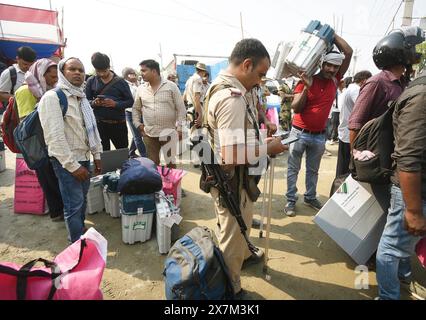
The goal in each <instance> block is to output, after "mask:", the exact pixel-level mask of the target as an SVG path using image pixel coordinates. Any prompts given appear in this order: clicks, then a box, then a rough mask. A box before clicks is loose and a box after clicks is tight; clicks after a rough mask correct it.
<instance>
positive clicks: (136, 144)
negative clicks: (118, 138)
mask: <svg viewBox="0 0 426 320" xmlns="http://www.w3.org/2000/svg"><path fill="white" fill-rule="evenodd" d="M126 120H127V123H128V124H129V127H130V131H132V136H133V139H132V143H131V144H130V151H129V156H134V155H135V151H136V148H137V149H138V152H139V155H140V156H141V157H145V158H146V157H147V154H146V148H145V144H144V143H143V139H142V136H141V133H140V132H139V130H138V129H137V128H136V127H135V125H134V124H133V119H132V112H130V111H127V110H126Z"/></svg>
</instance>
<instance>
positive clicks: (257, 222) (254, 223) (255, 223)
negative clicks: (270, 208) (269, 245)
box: [251, 218, 260, 229]
mask: <svg viewBox="0 0 426 320" xmlns="http://www.w3.org/2000/svg"><path fill="white" fill-rule="evenodd" d="M251 227H252V228H254V229H259V228H260V220H258V219H254V218H253V221H252V222H251Z"/></svg>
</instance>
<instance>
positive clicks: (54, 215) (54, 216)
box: [50, 212, 65, 222]
mask: <svg viewBox="0 0 426 320" xmlns="http://www.w3.org/2000/svg"><path fill="white" fill-rule="evenodd" d="M50 219H52V221H53V222H61V221H64V220H65V218H64V213H63V212H61V213H59V214H57V213H51V214H50Z"/></svg>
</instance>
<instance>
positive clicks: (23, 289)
mask: <svg viewBox="0 0 426 320" xmlns="http://www.w3.org/2000/svg"><path fill="white" fill-rule="evenodd" d="M86 246H87V243H86V240H85V239H81V244H80V254H79V257H78V261H77V263H76V264H75V265H74V266H73V267H72V268H71V269H70V270H68V271H67V272H68V273H69V272H72V271H73V270H74V269H75V268H76V267H77V266H78V265H79V264H80V262H81V259H82V257H83V252H84V249H85V248H86ZM37 262H43V263H44V265H45V266H46V267H47V268H50V269H51V271H52V272H51V274H49V273H47V272H45V271H42V270H37V271H31V269H32V268H33V267H34V266H35V264H36V263H37ZM57 270H59V272H57ZM61 274H62V272H61V271H60V269H59V267H58V265H57V264H56V262H53V261H49V260H45V259H42V258H39V259H35V260H32V261H30V262H28V263H27V264H25V265H23V266H22V267H21V269H19V271H18V275H17V277H18V280H17V283H16V297H17V299H18V300H25V298H26V295H27V279H28V277H31V276H37V277H46V278H51V279H52V286H51V288H50V292H49V296H48V298H47V300H52V299H53V296H54V295H55V292H56V289H57V288H56V285H55V279H56V278H57V277H59V276H60V275H61Z"/></svg>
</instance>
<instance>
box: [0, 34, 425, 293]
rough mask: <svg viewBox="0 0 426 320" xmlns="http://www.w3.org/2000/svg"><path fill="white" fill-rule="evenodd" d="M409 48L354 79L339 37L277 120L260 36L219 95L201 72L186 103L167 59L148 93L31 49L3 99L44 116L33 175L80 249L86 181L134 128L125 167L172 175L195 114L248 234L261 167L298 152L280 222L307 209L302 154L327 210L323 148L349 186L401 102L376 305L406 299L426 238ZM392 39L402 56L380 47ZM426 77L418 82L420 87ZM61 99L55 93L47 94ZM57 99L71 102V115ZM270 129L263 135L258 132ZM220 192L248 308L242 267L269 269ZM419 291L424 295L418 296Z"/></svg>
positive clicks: (314, 201)
mask: <svg viewBox="0 0 426 320" xmlns="http://www.w3.org/2000/svg"><path fill="white" fill-rule="evenodd" d="M401 38H402V39H403V40H404V41H405V40H407V39H408V38H409V37H408V36H407V35H406V34H404V32H403V31H401V32H395V33H391V34H390V35H388V36H387V37H385V38H384V39H383V40H381V42H379V43H378V46H377V47H376V48H378V49H377V50H375V52H374V54H373V59H374V62H375V63H376V65H377V67H378V68H379V69H380V70H381V71H380V72H379V73H378V74H376V75H374V76H373V75H372V74H371V72H370V71H367V70H363V71H360V72H358V73H356V74H355V75H354V76H353V78H352V77H346V78H345V74H346V72H347V70H348V68H349V65H350V62H351V57H352V52H353V51H352V48H351V47H350V45H349V44H348V43H347V42H346V41H345V40H344V39H343V38H342V37H340V36H338V35H337V34H336V35H335V40H334V45H335V48H336V49H335V51H331V52H328V53H327V54H324V56H323V57H322V60H321V62H320V65H319V72H318V73H317V74H315V75H314V76H313V77H310V76H308V75H306V74H304V73H301V74H299V75H298V77H299V79H300V81H299V82H297V84H296V85H295V87H294V88H291V87H289V86H288V85H287V84H286V83H283V84H282V85H281V87H280V88H279V90H278V94H279V95H280V97H281V112H280V119H279V123H274V122H273V121H271V120H270V119H269V118H268V117H267V116H266V112H267V110H266V108H265V106H266V96H267V95H268V94H270V93H268V89H267V88H266V87H265V81H266V74H267V72H268V70H269V69H270V66H271V58H270V56H269V53H268V52H267V50H266V48H265V47H264V45H263V44H262V43H261V42H260V41H259V40H256V39H244V40H241V41H240V42H238V43H237V44H236V45H235V47H234V49H233V51H232V53H231V55H230V58H229V66H228V68H227V69H226V70H223V71H221V72H220V74H219V75H218V76H217V78H216V79H212V80H213V81H212V83H211V84H210V80H211V79H210V75H209V73H208V68H207V66H206V65H205V64H204V63H201V62H199V63H197V64H196V65H195V70H196V71H195V73H194V74H193V75H192V76H191V77H190V78H189V79H188V81H187V82H186V88H185V91H184V93H183V94H181V92H180V90H179V88H178V86H177V84H176V81H177V79H176V74H170V75H169V76H168V77H167V78H164V77H162V75H161V70H160V66H159V64H158V62H156V61H155V60H152V59H147V60H143V61H142V62H141V63H140V64H139V67H140V69H139V70H138V72H139V73H140V75H141V77H142V82H141V83H139V79H138V72H137V71H136V70H134V69H132V68H125V69H124V70H123V71H122V74H121V75H122V76H118V75H117V74H116V73H115V72H114V71H113V70H111V66H110V60H109V58H108V56H107V55H106V54H104V53H100V52H96V53H94V54H93V55H92V59H91V62H92V65H93V68H94V70H95V74H94V75H93V76H90V77H88V78H86V72H85V68H84V66H83V63H82V62H81V61H80V60H79V59H78V58H76V57H70V58H65V59H62V60H61V61H59V62H55V61H53V60H49V59H46V58H45V59H39V60H37V59H36V56H37V54H36V52H35V51H34V50H33V49H31V48H30V47H22V48H19V50H18V52H17V63H16V64H14V65H13V68H14V69H15V72H14V71H11V69H10V68H8V69H6V70H5V71H4V72H3V73H2V74H1V77H0V99H1V100H2V101H3V102H7V101H8V99H9V98H10V97H12V96H14V97H15V99H16V102H17V106H18V111H19V117H20V118H21V119H23V118H25V117H26V116H27V115H28V114H29V113H30V112H32V111H33V110H34V108H35V107H36V105H37V106H38V112H39V117H40V122H41V125H42V128H43V132H44V137H45V142H46V145H47V147H48V153H49V157H50V162H49V163H48V164H47V165H46V166H45V167H43V168H40V169H38V170H37V177H38V179H39V182H40V185H41V187H42V188H43V191H44V193H45V195H46V199H47V203H48V207H49V213H50V217H51V218H52V220H54V221H61V220H65V225H66V227H67V230H68V238H69V241H70V242H74V241H76V240H78V239H79V238H80V236H81V235H82V234H84V232H85V230H86V229H85V224H84V220H85V211H86V196H87V193H88V189H89V184H90V177H91V176H92V175H98V174H100V173H101V170H102V168H101V166H102V164H101V161H100V154H101V153H102V152H103V151H106V150H110V148H111V142H112V143H113V145H114V147H115V148H116V149H121V148H127V147H128V146H129V141H128V128H130V130H131V134H132V138H133V139H132V140H131V143H130V151H129V157H138V156H141V157H148V158H149V159H151V160H152V161H153V162H154V163H155V164H157V165H159V164H160V159H161V153H162V154H163V157H164V159H165V160H166V165H167V166H169V167H171V168H175V167H176V159H175V157H176V153H177V144H178V142H179V141H180V140H182V131H183V128H184V127H185V126H188V122H187V114H191V115H192V120H193V121H191V128H190V129H191V140H192V141H193V143H194V144H195V143H196V141H200V140H202V139H206V140H207V141H208V142H209V143H210V145H211V147H212V149H213V150H214V151H215V152H216V154H217V155H219V157H220V159H221V161H222V163H221V164H222V168H223V170H224V172H225V173H226V175H227V177H228V178H229V180H230V183H231V184H232V185H233V186H235V189H234V192H235V193H236V194H237V198H238V199H239V201H240V203H239V204H240V207H241V211H242V215H243V219H244V221H245V223H246V225H247V226H248V230H247V233H248V234H249V233H250V226H252V225H253V214H254V212H255V209H254V206H253V204H254V202H256V200H257V198H258V196H259V193H260V191H259V190H258V187H257V184H258V182H259V180H260V175H261V173H259V172H257V173H256V174H252V173H251V172H252V171H251V169H253V167H255V165H256V164H258V163H260V162H261V159H262V158H265V157H268V156H275V155H278V154H281V153H283V152H287V151H288V168H287V188H286V189H287V193H286V195H285V198H286V205H285V208H284V211H283V216H287V217H294V216H295V215H296V213H297V212H298V211H300V210H302V209H301V207H299V206H298V205H297V202H298V196H297V191H298V189H297V187H296V184H297V180H298V175H299V172H300V170H301V163H302V158H303V157H305V159H306V179H305V189H306V190H305V193H304V195H303V198H304V199H303V200H304V201H303V202H304V204H305V205H308V206H310V207H312V208H314V209H315V210H320V209H321V208H322V206H323V204H322V203H320V201H319V200H318V198H317V184H318V178H319V175H320V173H321V172H320V165H321V160H322V158H323V156H324V153H325V151H326V141H327V140H329V141H330V142H331V143H335V142H338V144H339V146H338V158H337V168H336V177H341V176H347V175H349V174H350V159H351V155H352V148H353V147H352V146H353V142H354V140H355V139H356V137H357V135H358V133H359V131H360V129H361V128H362V127H363V126H364V125H365V124H366V123H367V122H368V121H369V120H371V119H374V118H377V117H378V116H380V115H381V114H383V113H384V112H385V111H386V110H387V107H388V105H389V103H390V102H392V101H397V106H396V108H395V113H394V115H393V119H394V131H395V152H394V154H393V159H394V161H395V170H394V174H393V178H392V187H391V189H389V190H388V192H389V193H390V195H391V201H390V208H389V213H388V223H387V224H386V227H385V230H384V232H383V235H382V238H381V241H380V244H379V247H378V250H377V258H376V260H377V270H376V271H377V281H378V284H379V298H380V299H399V298H400V282H402V283H408V284H412V279H411V270H410V264H409V258H410V256H411V254H412V252H413V251H414V245H415V243H416V242H417V241H418V240H419V237H420V236H424V235H425V234H426V144H425V143H426V109H425V106H426V87H425V84H424V82H423V84H422V83H421V82H420V84H419V85H416V86H409V87H408V88H407V86H408V84H409V82H410V80H411V77H412V75H413V73H412V68H411V67H412V65H413V64H415V63H416V62H418V59H419V56H418V55H417V54H414V53H415V49H413V47H411V48H410V49H407V46H406V42H403V44H399V43H398V41H399V40H398V39H401ZM423 40H424V38H423ZM392 41H393V42H394V44H392V48H393V49H394V50H393V51H392V50H387V51H386V50H381V49H383V47H384V46H386V45H389V43H393V42H392ZM403 45H405V47H403ZM398 46H401V48H399V47H398ZM399 49H401V50H399ZM404 50H405V51H404ZM413 50H414V53H413ZM401 52H402V53H401ZM411 53H412V55H410V54H411ZM14 73H15V76H14ZM425 76H426V75H425V74H424V73H420V74H418V76H417V77H418V78H422V77H425ZM14 78H16V79H15V81H14ZM415 81H416V80H415ZM53 88H56V89H55V90H56V92H55V91H54V90H50V89H53ZM57 90H60V91H61V92H63V94H65V96H66V99H67V102H68V108H67V111H66V114H65V116H63V114H62V109H61V106H60V99H59V97H58V94H59V93H58V91H57ZM401 97H402V98H401ZM262 124H263V125H264V126H265V128H266V129H267V130H266V135H265V134H264V133H263V132H261V130H260V126H261V125H262ZM277 125H279V126H281V129H282V130H285V131H290V134H291V135H293V136H297V137H298V140H297V141H296V142H295V143H292V144H291V145H283V144H282V143H281V139H280V138H279V137H276V136H274V134H275V133H276V131H277V129H278V126H277ZM91 159H92V160H93V162H94V171H93V172H90V161H91ZM210 193H211V197H212V199H213V201H214V208H215V213H216V217H217V227H218V229H217V239H218V245H219V248H220V249H221V251H222V253H223V257H224V260H225V262H226V265H227V267H228V269H229V273H230V276H231V279H232V284H233V287H234V291H235V294H236V296H237V297H239V298H244V295H245V292H244V290H243V289H242V287H241V279H240V275H241V269H242V268H244V267H246V266H247V265H249V264H252V263H259V262H261V261H263V253H262V252H261V251H260V253H258V254H256V255H255V254H253V252H252V251H250V250H249V248H248V247H247V245H246V242H245V239H244V238H243V236H242V234H241V233H240V229H239V226H238V224H237V221H236V219H235V218H234V217H233V216H232V214H231V213H230V211H229V208H227V207H226V205H225V203H224V202H223V199H221V196H220V195H219V193H218V191H217V190H216V189H215V188H212V189H211V191H210ZM411 289H412V290H419V289H418V287H417V289H416V288H414V287H413V285H412V286H411Z"/></svg>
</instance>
